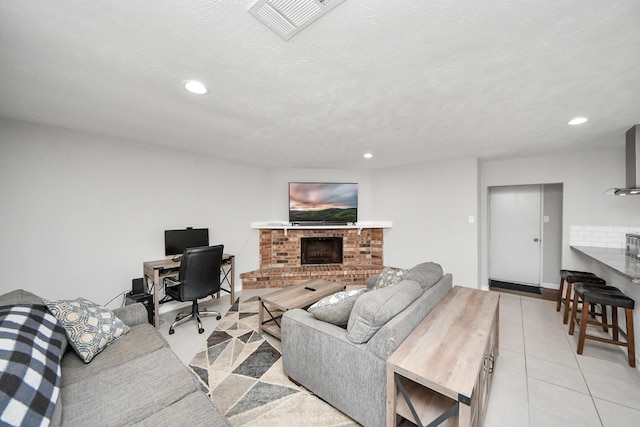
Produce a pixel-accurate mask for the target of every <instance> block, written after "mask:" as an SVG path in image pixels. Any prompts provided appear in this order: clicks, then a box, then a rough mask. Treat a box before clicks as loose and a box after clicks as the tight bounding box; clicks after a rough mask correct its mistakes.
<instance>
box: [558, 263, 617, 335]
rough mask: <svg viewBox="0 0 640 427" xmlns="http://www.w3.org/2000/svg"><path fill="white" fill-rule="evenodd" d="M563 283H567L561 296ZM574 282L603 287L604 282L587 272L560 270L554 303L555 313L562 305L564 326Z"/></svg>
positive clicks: (567, 316)
mask: <svg viewBox="0 0 640 427" xmlns="http://www.w3.org/2000/svg"><path fill="white" fill-rule="evenodd" d="M564 282H567V293H566V294H565V295H563V290H564ZM575 282H582V283H592V284H595V285H601V286H605V285H606V284H607V282H606V280H604V279H601V278H599V277H598V276H596V275H595V274H593V273H590V272H588V271H577V270H560V288H559V289H558V298H557V301H556V311H560V306H561V305H562V303H564V316H563V318H562V323H564V324H565V325H566V324H567V322H568V321H569V310H571V301H572V300H571V291H572V288H573V284H574V283H575Z"/></svg>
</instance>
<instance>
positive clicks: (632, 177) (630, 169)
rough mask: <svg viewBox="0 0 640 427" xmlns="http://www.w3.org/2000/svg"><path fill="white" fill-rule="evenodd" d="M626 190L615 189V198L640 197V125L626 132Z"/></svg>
mask: <svg viewBox="0 0 640 427" xmlns="http://www.w3.org/2000/svg"><path fill="white" fill-rule="evenodd" d="M626 161H627V164H626V167H627V188H615V189H614V192H613V194H615V195H616V196H628V195H640V125H635V126H634V127H632V128H631V129H629V130H628V131H627V145H626Z"/></svg>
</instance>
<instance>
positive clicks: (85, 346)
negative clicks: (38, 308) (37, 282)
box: [42, 298, 129, 363]
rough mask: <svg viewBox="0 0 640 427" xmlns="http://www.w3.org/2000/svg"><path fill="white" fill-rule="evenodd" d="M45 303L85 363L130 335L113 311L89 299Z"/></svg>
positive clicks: (45, 301) (46, 300) (46, 301)
mask: <svg viewBox="0 0 640 427" xmlns="http://www.w3.org/2000/svg"><path fill="white" fill-rule="evenodd" d="M42 301H43V302H44V303H45V305H46V306H47V308H48V309H49V311H50V312H51V314H53V315H54V316H55V317H56V318H57V319H58V322H59V323H60V325H62V327H63V328H64V330H65V332H66V334H67V338H68V340H69V343H70V344H71V346H72V347H73V349H74V350H75V351H76V353H78V355H79V356H80V358H82V360H84V361H85V362H86V363H89V362H91V359H93V358H94V357H95V356H96V355H97V354H98V353H100V352H101V351H102V350H104V349H105V348H106V347H107V346H108V345H109V344H111V343H112V342H113V341H115V340H117V339H118V338H120V337H122V336H123V335H124V334H126V333H127V332H129V326H127V325H125V324H124V323H122V321H121V320H120V319H118V317H117V316H116V315H115V314H113V312H112V311H111V310H108V309H106V308H104V307H102V306H100V305H98V304H96V303H94V302H91V301H89V300H87V299H84V298H76V299H75V300H57V301H53V300H48V299H43V300H42Z"/></svg>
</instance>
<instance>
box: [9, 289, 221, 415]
mask: <svg viewBox="0 0 640 427" xmlns="http://www.w3.org/2000/svg"><path fill="white" fill-rule="evenodd" d="M17 304H42V299H41V298H39V297H38V296H36V295H34V294H32V293H30V292H26V291H24V290H15V291H12V292H9V293H7V294H4V295H1V296H0V306H15V305H17ZM113 312H114V314H115V315H116V316H117V317H118V318H119V319H120V320H122V322H124V323H125V324H126V325H128V326H129V328H130V330H129V332H128V333H127V334H126V335H124V336H122V337H121V338H119V339H118V340H117V341H115V342H113V343H112V344H111V345H109V346H108V347H106V348H105V349H104V350H103V351H102V352H101V353H100V354H98V355H97V356H95V358H94V359H93V360H91V362H90V363H85V362H84V361H83V360H82V359H80V357H78V355H77V354H76V353H75V352H74V351H73V349H71V346H67V343H66V342H65V343H64V345H63V347H65V348H66V352H64V356H63V357H62V361H61V387H60V393H59V395H58V397H57V402H56V403H55V407H54V410H53V416H52V418H51V425H54V426H129V425H135V426H154V427H158V426H179V425H189V426H216V427H217V426H229V425H230V424H229V423H228V422H227V420H225V418H224V417H223V416H222V415H221V414H220V412H219V411H218V410H217V408H216V407H215V406H214V405H213V403H212V402H211V400H210V399H209V398H208V397H207V396H206V395H205V394H204V393H203V392H202V388H201V386H200V384H199V382H198V380H196V378H195V376H194V375H193V374H192V373H191V372H190V371H189V369H188V368H187V367H186V366H185V365H184V364H183V363H182V362H181V361H180V360H179V359H178V357H177V356H176V355H175V353H173V352H172V351H171V349H170V348H169V345H168V343H167V342H166V341H165V339H164V338H163V337H162V336H161V335H160V333H158V332H157V331H156V330H155V328H154V327H152V326H151V325H150V324H149V323H148V322H147V311H146V309H145V308H144V306H143V305H142V304H139V303H138V304H134V305H129V306H126V307H122V308H117V309H115V310H113Z"/></svg>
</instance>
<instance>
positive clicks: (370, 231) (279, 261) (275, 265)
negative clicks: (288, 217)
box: [240, 228, 383, 289]
mask: <svg viewBox="0 0 640 427" xmlns="http://www.w3.org/2000/svg"><path fill="white" fill-rule="evenodd" d="M308 238H315V241H316V242H325V244H324V247H322V246H316V247H315V248H314V249H313V252H314V254H315V255H316V257H319V258H322V259H324V260H325V261H326V263H316V262H314V263H304V264H303V262H302V256H301V250H302V240H303V239H308ZM340 240H341V243H342V245H341V249H342V262H341V263H339V262H334V261H336V258H335V257H331V258H329V256H328V255H327V253H326V251H328V250H329V249H328V244H327V243H326V242H331V245H334V246H335V245H336V244H337V242H339V241H340ZM382 251H383V229H382V228H362V229H357V228H322V229H308V228H299V229H298V228H289V229H285V230H283V229H275V228H274V229H260V268H259V269H258V270H254V271H249V272H246V273H242V274H240V278H241V279H242V288H243V289H258V288H270V287H274V288H276V287H277V288H280V287H286V286H291V285H295V284H298V283H301V282H304V281H306V280H310V279H317V278H321V279H326V280H329V281H332V282H338V283H342V284H344V285H362V286H364V284H365V280H366V279H367V277H369V276H371V275H373V274H378V273H380V271H382V268H383V257H382V255H383V252H382Z"/></svg>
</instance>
